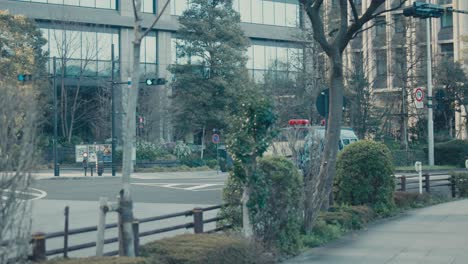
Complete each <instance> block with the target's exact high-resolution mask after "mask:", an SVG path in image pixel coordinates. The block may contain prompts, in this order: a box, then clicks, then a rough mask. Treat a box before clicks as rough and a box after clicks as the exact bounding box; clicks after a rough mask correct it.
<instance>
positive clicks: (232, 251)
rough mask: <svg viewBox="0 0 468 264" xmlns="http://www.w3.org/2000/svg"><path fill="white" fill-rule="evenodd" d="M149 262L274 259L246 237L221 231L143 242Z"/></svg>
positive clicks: (256, 262)
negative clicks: (229, 234) (218, 232)
mask: <svg viewBox="0 0 468 264" xmlns="http://www.w3.org/2000/svg"><path fill="white" fill-rule="evenodd" d="M141 255H142V256H143V257H145V258H146V259H147V260H148V263H150V264H218V263H223V264H243V263H246V264H247V263H249V264H266V263H275V261H274V259H273V258H272V257H270V256H268V255H266V254H264V253H263V250H262V249H261V248H260V247H259V246H258V245H257V244H256V243H253V242H251V241H248V240H246V239H243V238H240V237H236V236H227V235H221V234H198V235H193V234H186V235H179V236H176V237H172V238H166V239H161V240H157V241H154V242H151V243H148V244H146V245H144V246H143V247H142V248H141Z"/></svg>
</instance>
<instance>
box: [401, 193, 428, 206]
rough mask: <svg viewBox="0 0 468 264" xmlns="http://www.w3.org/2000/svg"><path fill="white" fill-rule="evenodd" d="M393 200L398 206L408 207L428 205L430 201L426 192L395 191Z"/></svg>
mask: <svg viewBox="0 0 468 264" xmlns="http://www.w3.org/2000/svg"><path fill="white" fill-rule="evenodd" d="M393 200H394V201H395V205H396V206H397V207H398V208H400V209H410V208H418V207H422V206H425V205H429V204H430V203H431V196H430V195H429V194H428V193H423V194H419V193H417V192H395V193H394V194H393Z"/></svg>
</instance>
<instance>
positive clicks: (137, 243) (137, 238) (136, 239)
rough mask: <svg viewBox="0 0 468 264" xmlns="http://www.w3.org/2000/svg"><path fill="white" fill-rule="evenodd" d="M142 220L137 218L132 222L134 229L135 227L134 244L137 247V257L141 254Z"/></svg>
mask: <svg viewBox="0 0 468 264" xmlns="http://www.w3.org/2000/svg"><path fill="white" fill-rule="evenodd" d="M139 226H140V222H139V221H138V220H137V219H135V220H133V223H132V229H133V244H134V247H135V257H138V255H140V250H139V248H140V235H139V234H140V227H139Z"/></svg>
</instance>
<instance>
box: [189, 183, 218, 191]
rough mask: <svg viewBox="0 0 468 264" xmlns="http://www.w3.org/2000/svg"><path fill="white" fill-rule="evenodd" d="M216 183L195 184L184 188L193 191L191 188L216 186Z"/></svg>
mask: <svg viewBox="0 0 468 264" xmlns="http://www.w3.org/2000/svg"><path fill="white" fill-rule="evenodd" d="M216 185H217V184H202V185H197V186H193V187H189V188H185V190H189V191H193V190H197V189H203V188H206V187H211V186H216Z"/></svg>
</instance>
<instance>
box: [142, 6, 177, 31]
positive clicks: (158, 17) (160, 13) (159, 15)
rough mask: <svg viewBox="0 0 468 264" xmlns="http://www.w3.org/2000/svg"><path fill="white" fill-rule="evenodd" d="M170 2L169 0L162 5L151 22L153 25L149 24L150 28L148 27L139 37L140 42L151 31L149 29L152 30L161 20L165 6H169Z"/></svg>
mask: <svg viewBox="0 0 468 264" xmlns="http://www.w3.org/2000/svg"><path fill="white" fill-rule="evenodd" d="M170 2H171V0H167V1H166V3H165V4H164V6H163V8H162V9H161V12H159V14H158V16H157V17H156V18H155V19H154V21H153V24H151V26H149V27H148V28H147V29H146V30H145V31H144V32H143V34H141V35H140V40H142V39H143V38H144V37H145V36H146V35H148V33H149V32H150V31H151V29H153V27H154V26H155V25H156V23H158V21H159V19H160V18H161V16H162V14H163V13H164V11H165V10H166V8H167V6H168V5H169V3H170Z"/></svg>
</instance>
